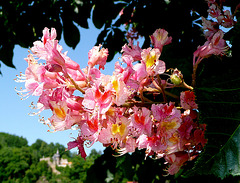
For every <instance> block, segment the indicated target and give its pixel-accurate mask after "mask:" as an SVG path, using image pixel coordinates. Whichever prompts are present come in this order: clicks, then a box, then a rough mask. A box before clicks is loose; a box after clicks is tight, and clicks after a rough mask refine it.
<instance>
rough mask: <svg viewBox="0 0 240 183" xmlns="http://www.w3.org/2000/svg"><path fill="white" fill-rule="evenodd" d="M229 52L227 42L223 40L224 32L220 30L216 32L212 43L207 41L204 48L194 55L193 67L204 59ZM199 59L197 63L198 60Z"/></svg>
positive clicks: (200, 48)
mask: <svg viewBox="0 0 240 183" xmlns="http://www.w3.org/2000/svg"><path fill="white" fill-rule="evenodd" d="M226 50H227V47H226V42H225V40H224V39H223V32H222V31H221V30H219V31H218V32H216V33H215V34H214V35H213V37H212V39H211V41H206V42H205V44H204V45H203V46H200V47H198V49H197V50H196V51H195V52H194V53H193V65H196V64H199V63H200V61H201V60H202V59H203V58H207V57H209V56H211V55H224V54H225V52H226ZM197 57H198V59H197V61H196V58H197Z"/></svg>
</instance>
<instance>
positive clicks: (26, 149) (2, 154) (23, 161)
mask: <svg viewBox="0 0 240 183" xmlns="http://www.w3.org/2000/svg"><path fill="white" fill-rule="evenodd" d="M65 149H66V148H65V147H64V146H63V145H61V144H59V143H50V144H48V143H46V142H44V141H43V140H41V139H37V140H36V142H35V143H33V144H32V145H31V146H29V145H28V141H27V140H26V138H24V137H19V136H16V135H12V134H8V133H4V132H0V182H1V183H2V182H4V183H8V182H9V183H13V182H23V183H24V182H26V183H29V182H37V181H39V182H72V181H75V180H76V182H84V180H85V179H86V176H87V171H88V169H89V168H90V167H91V166H92V165H93V163H94V161H95V159H96V158H97V157H99V156H100V154H101V153H100V152H97V151H96V150H95V149H93V150H92V152H91V154H90V155H89V156H88V157H87V159H86V161H85V160H84V159H82V158H81V156H78V155H76V154H72V153H71V152H70V151H66V150H65ZM57 150H58V151H59V155H60V157H61V158H64V159H68V160H69V161H71V162H72V165H71V167H69V166H66V167H56V168H57V169H58V171H60V172H61V174H59V175H56V174H54V173H53V171H52V168H51V167H50V166H49V165H48V163H47V161H39V160H40V158H42V157H52V156H53V155H54V154H55V153H56V152H57ZM62 180H64V181H62Z"/></svg>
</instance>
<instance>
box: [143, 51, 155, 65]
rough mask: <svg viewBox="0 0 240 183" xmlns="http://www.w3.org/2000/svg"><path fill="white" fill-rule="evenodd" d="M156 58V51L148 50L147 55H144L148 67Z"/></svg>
mask: <svg viewBox="0 0 240 183" xmlns="http://www.w3.org/2000/svg"><path fill="white" fill-rule="evenodd" d="M156 59H157V56H156V53H155V52H150V54H149V55H147V57H146V67H147V68H150V67H152V66H153V65H154V63H155V61H156Z"/></svg>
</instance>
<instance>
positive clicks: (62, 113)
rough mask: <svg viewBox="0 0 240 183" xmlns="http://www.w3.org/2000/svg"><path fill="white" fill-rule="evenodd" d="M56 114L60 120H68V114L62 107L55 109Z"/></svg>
mask: <svg viewBox="0 0 240 183" xmlns="http://www.w3.org/2000/svg"><path fill="white" fill-rule="evenodd" d="M54 112H55V114H56V115H57V117H58V118H60V119H65V118H66V112H65V110H64V109H63V108H62V107H60V108H54Z"/></svg>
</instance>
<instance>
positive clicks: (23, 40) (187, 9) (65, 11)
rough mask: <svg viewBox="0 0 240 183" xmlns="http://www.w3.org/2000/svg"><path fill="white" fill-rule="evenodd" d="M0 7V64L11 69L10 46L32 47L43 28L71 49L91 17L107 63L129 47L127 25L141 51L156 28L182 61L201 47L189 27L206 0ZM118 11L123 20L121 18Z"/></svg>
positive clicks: (59, 0) (44, 1) (57, 0)
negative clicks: (140, 38)
mask: <svg viewBox="0 0 240 183" xmlns="http://www.w3.org/2000/svg"><path fill="white" fill-rule="evenodd" d="M233 4H234V3H233ZM0 6H1V7H2V8H1V9H0V22H1V23H0V30H1V34H0V60H1V61H2V62H3V63H4V64H6V65H8V66H10V67H14V65H13V64H12V57H13V48H14V45H16V44H19V45H20V46H22V47H31V46H32V43H33V42H34V41H36V40H38V39H39V38H40V37H41V36H42V30H43V28H44V27H48V28H51V27H54V28H56V30H57V33H58V39H60V38H61V35H62V31H63V35H64V40H65V42H66V44H67V45H68V46H70V47H72V48H75V47H76V45H77V44H78V43H79V41H80V32H79V30H78V28H77V26H81V27H83V28H88V22H87V20H88V19H89V18H90V17H91V11H92V17H91V18H92V21H93V23H94V25H95V26H96V27H97V28H99V29H100V28H101V29H102V32H101V33H100V34H99V37H98V39H97V42H96V45H98V44H100V43H101V44H103V45H104V46H105V47H108V49H109V58H108V61H111V60H112V58H113V56H114V55H115V54H116V53H117V52H119V51H121V47H122V46H123V45H124V44H125V43H126V42H127V40H126V38H125V36H126V31H125V30H124V29H122V28H123V26H124V25H125V24H127V25H128V26H129V27H131V26H133V27H135V28H136V29H137V31H138V33H139V34H140V35H141V36H143V37H144V38H145V42H144V47H147V46H149V45H150V40H149V35H151V34H152V33H153V32H154V31H155V30H156V29H157V28H164V29H166V30H167V31H168V32H169V34H170V36H172V37H173V48H172V49H171V51H170V52H171V53H172V52H174V55H175V56H176V57H175V58H174V59H175V60H181V59H182V58H185V59H186V58H187V57H188V56H189V55H190V56H192V51H193V50H194V49H196V47H197V46H198V45H199V44H202V42H203V37H201V36H200V35H201V31H200V29H199V27H198V26H197V25H195V24H194V23H193V22H194V21H195V20H196V19H198V18H199V17H200V16H206V10H207V4H206V2H205V0H199V1H190V0H187V1H169V2H168V1H165V0H143V1H135V0H93V1H89V0H70V1H64V0H50V1H49V0H38V1H33V0H26V1H0ZM232 6H233V5H232ZM122 9H123V15H121V16H119V12H120V11H121V10H122ZM191 12H192V13H191ZM195 12H198V13H199V14H197V13H195ZM130 25H131V26H130ZM177 64H178V63H177Z"/></svg>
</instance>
